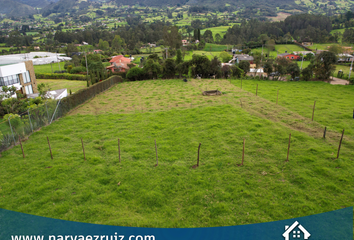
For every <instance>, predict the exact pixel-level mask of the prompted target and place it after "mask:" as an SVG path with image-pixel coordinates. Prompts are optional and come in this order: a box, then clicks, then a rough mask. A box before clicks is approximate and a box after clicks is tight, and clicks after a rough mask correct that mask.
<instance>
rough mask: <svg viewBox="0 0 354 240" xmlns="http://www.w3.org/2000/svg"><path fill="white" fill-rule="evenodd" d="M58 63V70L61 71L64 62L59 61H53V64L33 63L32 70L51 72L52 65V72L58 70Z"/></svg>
mask: <svg viewBox="0 0 354 240" xmlns="http://www.w3.org/2000/svg"><path fill="white" fill-rule="evenodd" d="M59 65H60V70H61V71H63V70H65V69H64V65H65V62H60V63H59V64H58V63H53V64H43V65H34V66H33V67H34V71H35V72H36V73H52V67H53V72H54V71H59Z"/></svg>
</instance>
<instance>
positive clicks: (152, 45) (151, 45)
mask: <svg viewBox="0 0 354 240" xmlns="http://www.w3.org/2000/svg"><path fill="white" fill-rule="evenodd" d="M147 45H149V46H150V47H151V48H152V47H156V44H155V43H148V44H147Z"/></svg>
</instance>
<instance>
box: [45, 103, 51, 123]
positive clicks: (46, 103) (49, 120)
mask: <svg viewBox="0 0 354 240" xmlns="http://www.w3.org/2000/svg"><path fill="white" fill-rule="evenodd" d="M45 109H46V110H47V116H48V123H49V121H50V118H49V113H48V107H47V101H46V102H45Z"/></svg>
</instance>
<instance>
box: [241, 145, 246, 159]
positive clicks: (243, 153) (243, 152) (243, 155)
mask: <svg viewBox="0 0 354 240" xmlns="http://www.w3.org/2000/svg"><path fill="white" fill-rule="evenodd" d="M245 141H246V139H243V150H242V163H241V166H243V160H244V159H245Z"/></svg>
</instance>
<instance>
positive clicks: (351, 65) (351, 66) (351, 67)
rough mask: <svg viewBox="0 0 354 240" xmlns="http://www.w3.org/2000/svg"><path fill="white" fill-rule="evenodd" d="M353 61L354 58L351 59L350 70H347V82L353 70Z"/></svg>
mask: <svg viewBox="0 0 354 240" xmlns="http://www.w3.org/2000/svg"><path fill="white" fill-rule="evenodd" d="M353 59H354V57H352V63H351V64H350V68H349V80H350V73H351V72H352V69H353Z"/></svg>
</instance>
